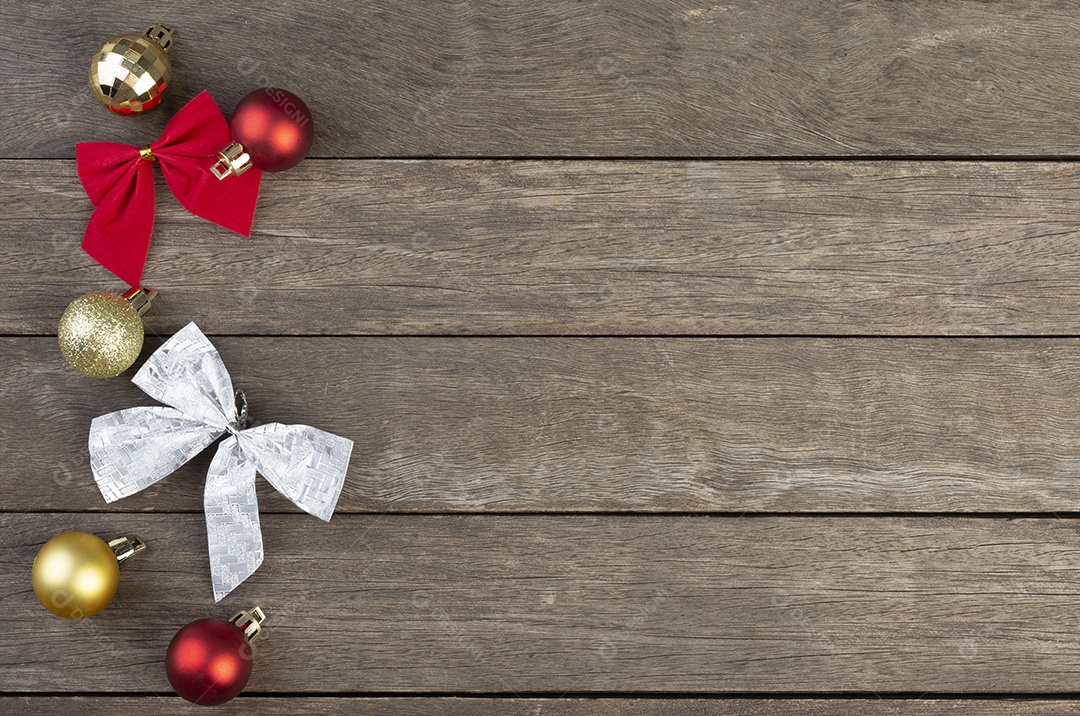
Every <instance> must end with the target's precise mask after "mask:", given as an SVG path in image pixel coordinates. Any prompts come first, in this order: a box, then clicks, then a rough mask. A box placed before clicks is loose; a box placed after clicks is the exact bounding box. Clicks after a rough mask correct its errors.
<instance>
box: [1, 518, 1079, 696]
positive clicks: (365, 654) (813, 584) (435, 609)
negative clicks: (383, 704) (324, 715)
mask: <svg viewBox="0 0 1080 716" xmlns="http://www.w3.org/2000/svg"><path fill="white" fill-rule="evenodd" d="M262 526H263V534H264V538H265V547H266V554H267V557H266V561H265V563H264V564H263V566H262V568H261V569H260V570H259V571H258V572H256V574H255V575H253V576H252V577H251V578H250V579H249V580H248V581H247V582H245V583H244V584H243V585H242V586H241V587H239V588H238V589H237V590H236V591H235V592H234V593H233V594H231V595H230V596H229V597H228V598H227V599H226V600H225V601H224V602H223V603H221V604H219V605H216V606H215V605H213V604H212V602H211V596H210V583H209V574H208V566H207V558H206V543H205V537H204V533H203V528H202V520H201V517H200V516H198V515H90V514H63V515H40V514H18V515H10V514H9V515H4V516H2V517H0V534H2V535H3V545H4V549H0V584H4V585H5V590H4V593H3V595H2V597H0V606H2V609H0V630H2V632H3V634H4V639H3V641H2V642H0V683H2V684H3V685H4V690H5V691H7V692H9V693H10V692H18V691H34V692H42V691H45V692H61V691H75V692H83V693H85V692H95V691H100V690H102V689H108V690H110V691H116V692H123V691H129V692H134V693H139V694H148V693H151V692H155V693H160V694H166V693H168V692H169V688H168V682H167V680H166V678H165V673H164V669H163V668H162V660H163V656H164V653H165V648H166V646H167V644H168V642H169V639H170V638H171V637H172V635H173V633H175V631H176V630H177V629H178V628H179V627H180V626H182V625H183V624H185V623H187V622H188V621H189V620H192V619H195V618H199V617H203V616H207V615H220V616H228V615H229V614H231V613H232V612H233V611H234V610H236V609H237V608H241V607H247V606H250V605H251V604H252V603H256V602H257V603H258V604H260V605H261V606H262V607H264V608H265V609H266V611H267V614H268V621H267V627H268V634H267V636H266V638H265V639H262V640H261V641H260V643H259V644H258V649H257V651H258V653H257V655H256V665H255V671H254V675H253V676H252V680H251V682H250V686H249V688H250V692H251V693H253V694H273V693H304V692H308V693H312V692H314V693H325V692H331V691H333V692H364V691H369V692H376V693H383V694H384V695H385V694H386V693H387V692H403V693H408V692H412V693H469V692H473V693H481V694H490V693H505V694H510V693H530V692H541V693H555V694H559V693H563V692H570V693H577V694H583V693H587V692H605V693H607V692H614V691H630V692H635V693H637V694H639V695H641V694H643V693H645V692H650V691H659V692H664V693H678V692H689V693H703V692H710V693H716V694H723V693H724V692H729V693H744V692H761V691H776V692H789V693H804V692H820V693H836V692H845V693H846V692H862V693H866V694H872V693H889V692H902V693H912V692H914V693H924V692H932V693H952V692H975V693H1047V694H1050V693H1053V692H1073V691H1075V679H1076V676H1077V673H1078V670H1080V667H1078V664H1080V644H1078V643H1077V640H1076V639H1075V637H1074V635H1073V634H1072V632H1071V630H1069V629H1068V627H1067V624H1068V622H1069V619H1070V615H1071V614H1074V613H1075V611H1076V609H1077V607H1078V606H1080V597H1078V596H1077V583H1078V580H1080V566H1078V565H1080V560H1078V556H1080V531H1078V530H1077V524H1076V522H1075V521H1074V520H1046V519H1015V520H1003V519H970V518H968V519H964V518H847V519H843V518H792V517H758V518H755V517H744V518H741V519H740V518H709V517H705V518H702V517H679V516H666V517H665V516H580V517H577V518H575V519H567V518H565V517H548V516H488V517H485V516H443V517H437V516H404V515H398V516H391V515H384V516H358V515H351V516H339V517H335V519H334V520H333V521H332V522H330V523H329V524H323V523H320V522H318V521H316V520H314V519H312V518H311V517H308V516H306V515H266V516H264V518H263V525H262ZM67 529H83V530H87V531H91V532H94V533H99V534H103V535H113V534H121V533H132V532H134V533H136V534H139V535H140V536H141V537H143V538H144V539H145V540H146V541H147V544H148V546H149V549H148V551H147V552H146V553H145V554H144V555H142V556H140V558H139V560H138V562H133V563H132V564H131V566H130V568H126V569H125V571H124V574H123V578H122V585H121V589H120V593H119V595H118V596H117V598H116V600H115V601H114V603H113V604H112V605H111V606H110V607H109V608H108V609H107V610H105V611H104V612H102V613H101V614H98V615H97V616H95V617H94V618H92V619H89V620H86V621H82V622H71V621H65V620H61V619H59V618H56V617H52V616H51V615H49V613H48V612H46V611H45V609H44V608H43V607H42V606H41V604H39V603H38V602H37V600H36V599H35V597H34V595H33V593H32V591H31V589H30V583H29V576H28V575H29V567H30V564H31V562H32V560H33V556H34V554H35V552H36V550H37V549H38V547H39V546H40V545H41V544H42V543H43V542H44V541H45V540H47V539H48V538H49V537H51V536H53V535H54V534H56V533H58V532H60V531H63V530H67ZM113 663H115V664H138V665H140V666H141V668H139V669H134V670H129V671H127V672H125V676H124V678H123V679H116V680H107V681H103V665H105V664H113ZM105 673H108V672H105Z"/></svg>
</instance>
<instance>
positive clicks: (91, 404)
mask: <svg viewBox="0 0 1080 716" xmlns="http://www.w3.org/2000/svg"><path fill="white" fill-rule="evenodd" d="M151 343H152V346H148V348H147V350H150V349H151V348H152V347H156V346H157V345H159V340H158V339H153V340H152V341H151ZM215 343H216V345H217V346H218V348H219V349H220V351H221V353H222V355H223V357H224V360H225V362H226V365H228V366H229V368H230V371H231V373H232V376H233V381H234V384H235V385H237V386H238V387H240V388H243V389H244V390H245V391H246V393H247V396H248V399H249V401H250V403H251V410H252V417H253V418H254V419H256V420H258V421H261V422H269V421H280V422H285V423H306V424H311V425H316V426H319V427H322V428H325V429H327V430H331V431H333V432H336V433H339V434H341V435H344V436H346V437H348V438H351V439H353V440H354V441H356V447H355V450H354V452H353V462H352V469H351V471H350V474H349V477H348V480H347V482H346V485H345V488H344V492H343V494H342V497H341V501H340V502H339V503H338V510H339V511H341V512H352V511H364V512H377V513H378V512H385V511H395V512H413V511H463V512H469V511H519V510H523V511H566V510H568V511H579V510H586V511H605V510H617V511H645V512H649V511H731V512H742V511H746V510H752V511H772V512H787V511H806V512H817V511H858V512H863V511H866V512H875V511H882V510H884V511H915V512H923V511H959V512H968V511H975V512H998V511H1000V512H1014V511H1033V512H1034V511H1040V512H1049V511H1077V510H1080V479H1077V478H1078V475H1077V470H1078V469H1080V434H1078V433H1077V430H1076V420H1075V415H1076V405H1077V404H1078V403H1080V372H1078V371H1077V370H1076V367H1077V366H1078V365H1080V341H1078V340H1074V339H1024V340H1008V339H962V340H950V341H943V340H933V339H930V340H908V339H786V340H775V339H597V338H578V339H566V338H558V339H553V338H547V339H544V338H532V339H524V338H498V339H496V338H490V339H461V338H388V337H381V338H380V337H368V338H362V337H355V338H274V339H269V338H250V337H249V338H219V339H216V340H215ZM0 356H3V364H4V366H5V371H6V374H5V379H4V381H2V382H0V444H3V445H4V446H5V448H6V450H5V453H6V457H5V466H4V471H3V473H2V477H0V484H2V485H3V489H2V490H0V509H3V510H26V509H36V510H42V511H48V510H105V509H113V510H124V511H142V510H161V511H174V510H182V511H195V512H201V511H202V485H203V482H204V477H205V474H206V470H207V467H208V465H209V461H210V458H211V456H212V454H213V453H212V451H206V452H204V454H203V455H202V456H200V457H199V458H197V459H195V460H194V461H193V462H192V463H190V464H189V465H188V466H186V467H184V468H182V469H181V470H180V471H179V472H177V473H176V474H174V475H172V476H170V477H169V478H167V479H165V480H163V481H162V482H160V483H158V484H157V485H156V486H154V487H152V488H150V489H148V490H146V491H145V492H143V493H141V494H139V495H135V496H132V497H128V498H126V499H124V500H122V501H120V502H117V503H113V505H111V506H107V505H105V503H104V502H103V500H102V499H101V496H100V495H99V494H98V492H97V488H96V487H95V486H94V484H93V480H92V478H91V476H90V471H89V458H88V455H87V451H86V437H87V431H88V429H89V424H90V421H91V419H92V418H93V417H95V416H96V415H100V414H103V413H106V412H109V411H112V410H118V409H121V408H126V407H131V406H134V405H145V404H152V403H153V401H152V400H151V399H150V398H148V397H147V396H146V395H145V394H143V393H142V392H141V391H140V390H139V389H138V388H136V387H135V386H134V385H132V384H131V383H130V382H129V381H128V380H126V379H123V378H121V379H116V380H111V381H110V380H91V379H88V378H85V377H84V376H81V375H79V374H77V373H75V372H74V371H73V370H72V369H70V368H69V367H68V366H67V365H66V364H65V363H64V362H63V359H62V358H61V357H60V355H59V351H58V349H57V348H56V346H55V339H49V338H0ZM129 375H130V374H129ZM260 482H261V481H260ZM264 487H265V486H264ZM56 488H59V489H56ZM260 499H261V500H262V507H263V510H264V511H276V510H285V511H294V510H295V508H293V507H292V506H291V505H289V504H288V503H287V502H286V501H285V500H284V499H283V498H280V497H279V496H277V495H276V494H275V493H273V492H272V490H270V489H269V488H268V487H267V488H266V491H265V492H264V493H262V496H261V497H260Z"/></svg>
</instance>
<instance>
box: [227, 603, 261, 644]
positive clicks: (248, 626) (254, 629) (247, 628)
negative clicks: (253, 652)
mask: <svg viewBox="0 0 1080 716" xmlns="http://www.w3.org/2000/svg"><path fill="white" fill-rule="evenodd" d="M229 621H230V622H232V623H233V624H235V625H236V628H237V629H239V630H240V631H242V632H244V638H245V639H247V640H248V641H249V642H250V641H252V640H253V639H255V637H257V636H259V635H260V634H261V633H262V623H263V622H264V621H266V614H265V613H264V612H263V610H262V607H252V608H251V609H248V610H246V611H242V612H237V614H236V616H234V617H233V618H232V619H230V620H229Z"/></svg>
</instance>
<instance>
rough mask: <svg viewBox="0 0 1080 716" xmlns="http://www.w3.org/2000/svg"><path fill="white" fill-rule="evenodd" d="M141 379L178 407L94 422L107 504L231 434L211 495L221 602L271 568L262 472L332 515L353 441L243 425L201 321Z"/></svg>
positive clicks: (93, 443) (209, 522)
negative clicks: (266, 562)
mask: <svg viewBox="0 0 1080 716" xmlns="http://www.w3.org/2000/svg"><path fill="white" fill-rule="evenodd" d="M132 382H133V383H135V385H137V386H139V387H140V388H142V389H143V391H144V392H145V393H146V394H147V395H149V396H150V397H152V398H154V399H156V400H159V401H161V402H162V403H165V404H166V405H168V406H171V407H163V406H155V407H142V408H128V409H127V410H120V411H117V412H115V413H109V414H108V415H102V416H101V417H98V418H94V421H93V423H92V424H91V425H90V465H91V467H92V468H93V471H94V479H95V480H96V481H97V484H98V488H99V489H100V490H101V494H102V495H103V496H104V497H105V501H106V502H113V501H115V500H119V499H120V498H121V497H127V496H128V495H133V494H135V493H136V492H139V491H140V490H143V489H145V488H147V487H149V486H150V485H152V484H154V483H155V482H157V481H158V480H160V479H161V478H163V477H165V476H166V475H168V474H170V473H172V472H173V471H175V470H176V469H177V468H179V467H180V466H181V465H183V464H184V463H186V462H187V461H188V460H190V459H191V458H193V457H195V456H196V455H198V454H199V453H200V452H202V451H203V449H204V448H206V446H208V445H209V444H210V443H212V442H214V441H215V440H217V439H218V438H219V437H221V436H222V435H225V434H226V433H228V434H229V437H228V438H227V439H225V440H223V441H222V442H221V444H220V445H219V446H218V450H217V454H216V455H214V459H213V461H212V462H211V463H210V471H209V473H207V476H206V487H205V492H204V495H203V507H204V509H205V511H206V535H207V539H208V540H209V543H210V576H211V578H212V580H213V584H214V601H220V600H221V599H222V598H223V597H224V596H225V595H226V594H228V593H229V592H231V591H232V590H233V589H235V588H236V586H237V585H239V584H240V583H241V582H243V581H244V580H245V579H247V578H248V577H250V576H251V575H252V574H253V573H254V572H255V570H256V569H258V568H259V565H261V564H262V560H263V545H262V532H261V530H260V529H259V505H258V502H257V499H256V497H255V473H256V471H258V472H259V473H260V474H262V476H263V477H265V478H266V480H267V481H268V482H269V483H270V484H271V485H273V486H274V488H275V489H276V490H277V491H278V492H280V493H281V494H283V495H285V496H286V497H288V498H289V499H290V500H292V501H293V502H294V503H295V504H296V505H297V506H298V507H299V508H300V509H302V510H304V511H305V512H308V513H310V514H312V515H315V516H316V517H318V518H319V519H322V520H326V521H329V520H330V516H331V515H332V514H333V513H334V505H336V504H337V500H338V496H339V495H340V494H341V487H342V485H343V484H344V482H345V473H346V471H347V470H348V467H349V456H350V455H351V454H352V447H353V442H352V440H346V439H345V438H342V437H338V436H337V435H333V434H331V433H328V432H324V431H322V430H317V429H315V428H312V427H309V426H307V425H282V424H281V423H269V424H266V425H259V426H257V427H254V428H250V429H244V427H245V426H244V425H242V424H241V422H240V421H241V419H242V417H241V416H240V415H239V414H238V411H237V408H236V394H235V393H234V392H233V385H232V379H231V378H230V377H229V373H228V371H227V370H225V365H224V364H223V363H222V362H221V356H220V355H218V352H217V349H216V348H214V346H213V344H211V343H210V341H209V340H207V338H206V336H204V335H203V333H202V331H200V330H199V327H198V326H196V325H195V324H194V323H189V324H188V325H187V326H185V327H184V329H183V330H181V331H180V332H179V333H177V334H176V335H174V336H173V337H172V338H170V339H169V340H167V341H165V344H164V345H162V346H161V348H158V349H157V350H156V351H155V352H154V354H153V355H152V356H150V358H149V359H148V360H147V361H146V364H145V365H143V367H142V368H140V369H139V372H138V373H136V374H135V377H134V378H133V379H132Z"/></svg>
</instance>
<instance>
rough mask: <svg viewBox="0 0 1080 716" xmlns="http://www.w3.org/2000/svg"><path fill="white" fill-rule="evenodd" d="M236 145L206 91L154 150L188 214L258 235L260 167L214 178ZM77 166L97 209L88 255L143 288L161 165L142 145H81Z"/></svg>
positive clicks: (168, 128) (86, 240) (174, 120)
mask: <svg viewBox="0 0 1080 716" xmlns="http://www.w3.org/2000/svg"><path fill="white" fill-rule="evenodd" d="M231 141H232V139H231V134H230V131H229V125H228V122H226V121H225V116H224V115H223V114H222V113H221V110H220V109H218V106H217V104H216V103H215V102H214V99H213V97H211V96H210V93H209V92H202V93H200V94H199V95H198V96H196V97H195V98H194V99H193V100H191V101H190V102H188V103H187V104H186V105H185V106H184V107H183V108H182V109H181V110H180V111H179V112H177V113H176V116H174V117H173V118H172V119H171V120H169V123H168V124H167V125H166V126H165V130H164V131H163V132H162V134H161V137H160V138H159V139H158V140H157V141H156V142H153V143H151V144H150V145H149V147H150V154H151V155H152V156H153V157H154V158H155V159H157V162H156V163H157V164H159V165H160V166H161V173H162V174H163V175H164V177H165V183H166V184H167V185H168V186H169V190H170V191H171V192H172V193H173V195H174V196H175V197H176V199H177V201H179V202H180V204H181V205H183V207H184V208H185V209H187V210H188V211H190V212H191V213H192V214H195V215H196V216H199V217H201V218H203V219H206V220H207V221H212V222H214V223H215V224H218V225H220V226H223V227H225V228H226V229H229V230H230V231H234V232H236V233H238V234H242V235H243V236H250V235H251V224H252V221H253V220H254V217H255V204H256V202H257V201H258V198H259V184H260V181H261V178H262V172H261V171H260V170H259V169H257V168H252V169H250V170H249V171H247V172H245V173H244V174H243V175H241V176H238V177H229V178H228V179H226V180H223V181H218V180H217V179H216V178H214V176H213V175H212V174H211V173H210V167H211V165H213V164H214V162H215V161H217V153H218V152H219V151H221V150H222V149H224V148H225V147H226V146H227V145H228V144H229V143H230V142H231ZM75 164H76V167H77V170H78V173H79V180H80V181H81V182H82V185H83V188H85V189H86V195H87V196H88V197H89V198H90V203H91V204H93V205H94V206H95V207H96V208H95V209H94V213H93V214H92V215H91V217H90V221H89V223H88V224H87V226H86V234H85V235H84V236H83V250H85V251H86V252H87V253H88V254H90V256H92V257H93V258H94V260H95V261H97V262H98V263H100V264H101V265H102V266H104V267H105V268H107V269H109V270H110V271H112V272H113V273H114V274H116V275H117V276H118V277H119V278H120V279H121V280H123V281H125V282H127V283H128V284H129V285H131V286H139V285H140V284H141V283H142V272H143V266H144V265H145V264H146V256H147V252H148V251H149V249H150V235H151V233H152V232H153V229H154V177H153V164H154V163H153V162H148V161H145V160H144V159H143V157H142V156H141V155H140V150H139V148H138V147H134V146H130V145H126V144H116V143H113V142H80V143H79V144H77V145H76V147H75Z"/></svg>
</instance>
